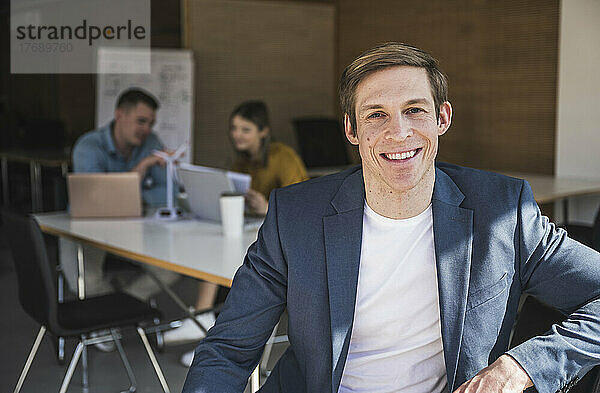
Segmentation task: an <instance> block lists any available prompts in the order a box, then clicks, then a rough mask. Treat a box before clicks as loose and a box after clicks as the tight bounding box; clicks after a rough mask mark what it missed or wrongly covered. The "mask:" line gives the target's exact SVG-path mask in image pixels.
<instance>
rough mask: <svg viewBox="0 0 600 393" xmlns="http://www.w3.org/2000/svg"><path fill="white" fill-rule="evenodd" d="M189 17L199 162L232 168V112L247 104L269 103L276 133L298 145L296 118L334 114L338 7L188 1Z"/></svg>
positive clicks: (228, 0)
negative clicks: (335, 24)
mask: <svg viewBox="0 0 600 393" xmlns="http://www.w3.org/2000/svg"><path fill="white" fill-rule="evenodd" d="M184 12H185V15H186V16H185V25H186V26H185V40H186V43H184V45H185V46H186V47H188V48H190V49H192V50H193V51H194V61H195V75H194V77H195V79H196V81H195V85H196V88H195V97H194V99H195V108H196V110H195V113H194V127H195V129H194V139H195V141H194V145H195V151H194V160H195V162H196V163H200V164H203V165H212V166H221V167H227V166H228V165H230V164H231V162H232V158H233V156H232V150H231V147H230V143H229V139H228V128H229V124H228V122H229V113H230V112H231V110H232V109H233V108H234V106H235V105H237V104H239V103H240V102H242V101H245V100H249V99H262V100H264V101H265V102H266V103H267V105H268V106H269V109H270V113H271V123H272V130H273V136H274V137H275V138H276V139H278V140H280V141H282V142H284V143H287V144H289V145H291V146H292V147H294V148H295V147H296V140H295V136H294V133H293V129H292V124H291V120H292V119H293V118H295V117H299V116H309V115H323V116H333V115H335V113H336V110H335V107H334V102H335V100H334V94H335V93H334V91H335V70H334V56H335V45H334V6H333V5H328V4H315V3H295V2H268V1H231V0H192V1H190V0H188V1H186V2H185V5H184Z"/></svg>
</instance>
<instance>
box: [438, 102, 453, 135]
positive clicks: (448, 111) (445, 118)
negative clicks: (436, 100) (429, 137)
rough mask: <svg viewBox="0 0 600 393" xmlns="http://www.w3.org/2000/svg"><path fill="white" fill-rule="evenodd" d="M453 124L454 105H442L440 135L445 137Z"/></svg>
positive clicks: (446, 103)
mask: <svg viewBox="0 0 600 393" xmlns="http://www.w3.org/2000/svg"><path fill="white" fill-rule="evenodd" d="M450 123H452V105H450V102H448V101H445V102H444V103H443V104H442V105H440V117H439V120H438V135H443V134H445V133H446V131H448V128H450Z"/></svg>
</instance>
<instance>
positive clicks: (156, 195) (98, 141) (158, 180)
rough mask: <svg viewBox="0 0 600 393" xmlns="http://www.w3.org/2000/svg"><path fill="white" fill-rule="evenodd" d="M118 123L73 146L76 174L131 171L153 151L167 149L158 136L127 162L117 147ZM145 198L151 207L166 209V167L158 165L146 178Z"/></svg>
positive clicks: (143, 194) (151, 137) (140, 147)
mask: <svg viewBox="0 0 600 393" xmlns="http://www.w3.org/2000/svg"><path fill="white" fill-rule="evenodd" d="M113 126H114V121H113V122H111V123H109V124H107V125H105V126H103V127H100V128H98V129H96V130H93V131H90V132H87V133H85V134H84V135H82V136H81V137H80V138H79V139H78V140H77V142H76V143H75V146H74V147H73V171H74V172H128V171H131V170H133V168H134V167H135V166H136V165H137V164H138V163H139V162H140V161H141V160H143V159H144V158H146V157H147V156H149V155H150V154H152V151H153V150H161V149H163V144H162V142H161V141H160V139H159V138H158V136H157V135H156V134H154V133H151V134H149V135H148V137H146V139H145V140H144V142H143V143H142V145H140V146H137V147H135V148H134V149H133V151H132V152H131V157H130V158H129V160H126V159H125V158H124V157H123V156H122V155H121V153H119V152H118V151H117V149H116V147H115V143H114V140H113V137H112V129H113ZM140 186H141V187H142V198H143V200H144V204H145V205H146V206H149V207H158V206H164V205H165V204H166V200H167V179H166V170H165V168H164V167H161V166H159V165H154V166H152V167H150V168H149V169H148V171H147V172H146V176H145V177H144V179H142V183H141V185H140Z"/></svg>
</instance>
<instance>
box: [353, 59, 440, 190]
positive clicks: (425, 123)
mask: <svg viewBox="0 0 600 393" xmlns="http://www.w3.org/2000/svg"><path fill="white" fill-rule="evenodd" d="M355 95H356V103H355V105H356V107H355V109H356V128H357V132H356V136H354V135H353V131H352V127H351V125H350V120H349V118H348V116H347V115H346V117H345V120H344V127H345V133H346V137H347V138H348V140H349V141H350V143H352V144H354V145H358V148H359V152H360V156H361V158H362V163H363V173H364V177H365V185H366V186H367V187H369V190H371V191H375V192H378V191H381V192H386V193H387V192H407V191H409V190H411V189H413V188H414V187H416V186H418V185H420V184H421V183H422V181H423V179H433V177H431V176H426V174H428V173H430V171H433V170H434V159H435V156H436V154H437V150H438V137H439V136H440V135H442V134H443V133H444V132H446V130H447V129H448V127H449V126H450V119H451V117H452V107H451V106H450V103H448V102H445V103H444V104H443V105H442V106H441V108H440V119H439V121H438V119H436V111H435V105H434V101H433V96H432V94H431V89H430V86H429V79H428V77H427V71H426V70H425V69H424V68H417V67H406V66H397V67H390V68H385V69H383V70H381V71H377V72H375V73H373V74H371V75H369V76H367V77H366V78H365V79H364V80H363V81H362V82H361V83H359V85H358V87H357V89H356V93H355ZM426 181H427V180H426ZM369 190H368V191H369Z"/></svg>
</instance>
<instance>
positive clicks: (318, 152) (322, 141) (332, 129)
mask: <svg viewBox="0 0 600 393" xmlns="http://www.w3.org/2000/svg"><path fill="white" fill-rule="evenodd" d="M293 124H294V129H295V130H296V139H297V140H298V147H299V150H300V156H301V157H302V160H303V161H304V163H305V164H306V167H307V168H318V167H328V166H344V165H349V164H350V160H349V159H348V152H347V151H346V138H345V137H344V130H343V128H342V125H341V124H340V122H339V120H337V119H332V118H326V117H315V118H311V117H307V118H299V119H294V120H293Z"/></svg>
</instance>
